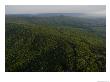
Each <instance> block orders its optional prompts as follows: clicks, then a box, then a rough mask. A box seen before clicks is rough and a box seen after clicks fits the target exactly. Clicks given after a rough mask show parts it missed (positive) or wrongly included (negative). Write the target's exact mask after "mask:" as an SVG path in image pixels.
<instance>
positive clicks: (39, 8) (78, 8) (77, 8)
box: [5, 5, 106, 16]
mask: <svg viewBox="0 0 110 82" xmlns="http://www.w3.org/2000/svg"><path fill="white" fill-rule="evenodd" d="M5 13H6V14H39V13H81V14H86V15H88V16H106V6H105V5H6V7H5Z"/></svg>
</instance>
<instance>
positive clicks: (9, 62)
mask: <svg viewBox="0 0 110 82" xmlns="http://www.w3.org/2000/svg"><path fill="white" fill-rule="evenodd" d="M15 18H16V17H15ZM27 19H28V18H26V19H25V20H21V21H25V22H21V23H20V22H18V21H17V20H16V21H15V22H13V20H11V21H6V32H5V35H6V42H5V43H6V44H5V46H6V55H5V61H6V62H5V63H6V64H5V66H6V69H5V70H6V71H22V72H26V71H30V72H31V71H32V72H36V71H39V72H40V71H42V72H43V71H46V72H51V71H56V72H58V71H59V72H63V71H65V72H68V71H69V72H70V71H72V72H93V71H94V72H104V71H106V52H105V51H106V46H105V36H102V35H101V34H100V30H98V32H97V30H92V31H90V29H88V28H87V29H85V28H81V27H80V28H77V26H73V25H70V24H72V22H71V21H72V19H71V20H69V18H67V17H65V18H64V19H65V21H66V22H62V23H61V22H58V23H57V24H56V22H55V20H56V21H58V20H61V19H60V18H58V19H57V18H55V19H54V22H52V23H51V22H50V19H49V18H48V20H47V18H46V19H44V18H42V17H41V18H36V21H41V22H38V23H36V21H34V22H33V21H32V19H31V21H30V19H28V20H27ZM67 19H68V20H69V24H68V21H67ZM8 20H9V19H8ZM33 20H35V19H33ZM44 20H45V21H46V22H48V23H43V22H42V21H44ZM62 20H63V19H62ZM19 21H20V20H19ZM51 21H53V20H52V19H51ZM28 22H29V23H28ZM49 23H51V24H49ZM65 23H66V24H65ZM79 24H80V23H79ZM93 31H94V32H93ZM101 33H102V30H101ZM103 35H104V34H103Z"/></svg>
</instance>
